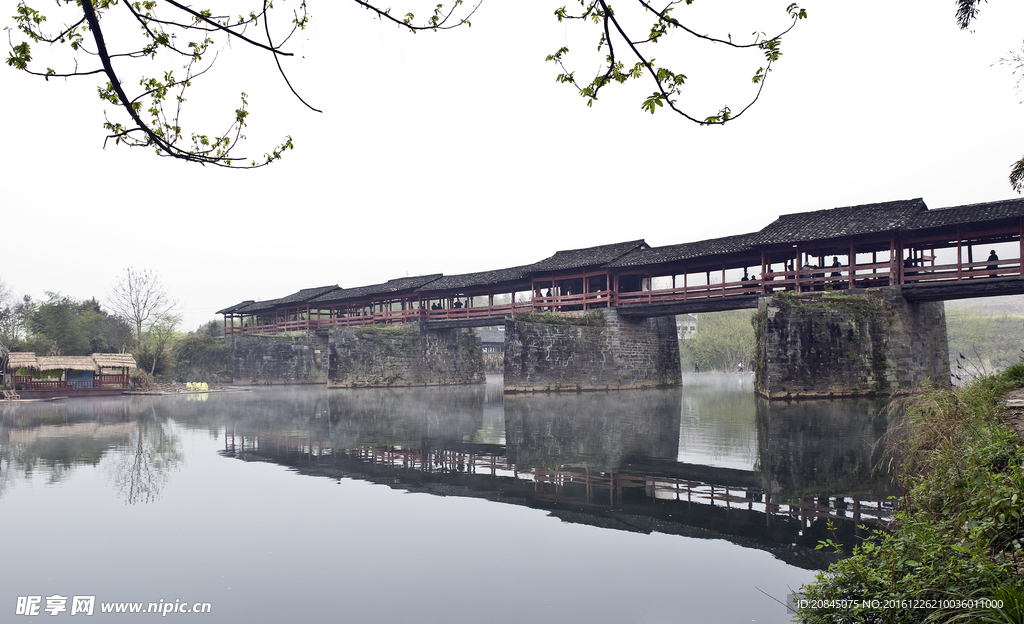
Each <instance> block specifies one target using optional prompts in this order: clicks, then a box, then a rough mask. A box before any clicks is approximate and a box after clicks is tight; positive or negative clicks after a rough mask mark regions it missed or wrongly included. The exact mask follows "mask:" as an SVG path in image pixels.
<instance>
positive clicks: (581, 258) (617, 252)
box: [530, 239, 650, 273]
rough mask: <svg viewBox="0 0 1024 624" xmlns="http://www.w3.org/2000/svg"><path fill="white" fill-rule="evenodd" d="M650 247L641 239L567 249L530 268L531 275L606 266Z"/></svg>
mask: <svg viewBox="0 0 1024 624" xmlns="http://www.w3.org/2000/svg"><path fill="white" fill-rule="evenodd" d="M648 248H650V245H648V244H647V243H646V242H644V240H643V239H640V240H635V241H627V242H624V243H613V244H611V245H598V246H597V247H587V248H584V249H567V250H564V251H559V252H557V253H555V255H553V256H551V257H550V258H545V259H544V260H541V261H540V262H537V263H536V264H533V265H531V266H530V272H531V273H542V272H548V271H564V270H566V269H582V268H584V267H591V266H601V265H603V264H607V263H609V262H611V261H613V260H615V259H617V258H619V257H621V256H623V255H625V254H627V253H629V252H631V251H634V250H637V249H648Z"/></svg>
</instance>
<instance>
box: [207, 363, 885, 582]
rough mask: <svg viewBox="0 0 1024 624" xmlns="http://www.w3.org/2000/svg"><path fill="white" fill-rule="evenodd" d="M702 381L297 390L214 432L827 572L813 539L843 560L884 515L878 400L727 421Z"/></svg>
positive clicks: (248, 451)
mask: <svg viewBox="0 0 1024 624" xmlns="http://www.w3.org/2000/svg"><path fill="white" fill-rule="evenodd" d="M737 377H739V376H736V375H729V376H720V377H717V380H718V381H721V380H723V379H724V380H726V381H727V382H728V383H732V384H734V383H737ZM714 379H716V378H715V377H714V376H710V375H709V376H705V377H703V378H694V379H691V380H690V382H691V383H690V387H689V388H688V389H686V390H683V391H680V390H679V389H671V390H656V391H643V392H620V393H613V394H607V395H604V394H602V395H597V394H585V395H578V396H577V395H570V396H564V395H534V396H505V397H502V394H501V387H500V385H499V386H498V387H497V390H495V388H494V387H493V386H492V387H490V388H489V390H488V391H487V392H486V393H485V391H484V390H483V389H482V388H480V387H476V388H460V389H456V390H455V391H453V389H450V388H449V389H439V388H418V389H402V390H366V389H363V390H359V391H346V390H334V391H312V392H311V391H310V390H309V389H303V390H298V391H293V392H290V393H287V392H286V396H290V397H291V399H293V400H288V399H286V400H284V401H271V402H259V401H252V402H246V403H247V405H246V408H245V410H244V411H239V412H236V414H237V418H231V419H230V421H229V422H228V423H226V429H225V438H224V440H225V446H224V449H223V451H222V453H223V454H224V455H226V456H230V457H236V458H238V459H242V460H245V461H269V462H274V463H278V464H281V465H285V466H289V467H290V468H292V469H293V470H295V471H296V472H298V473H300V474H306V475H316V476H324V477H330V478H335V479H342V478H352V479H359V480H365V481H370V482H374V483H380V484H384V485H388V486H390V487H393V488H398V489H403V490H408V491H414V492H426V493H432V494H437V495H443V496H467V497H475V498H482V499H487V500H492V501H498V502H504V503H511V504H517V505H525V506H528V507H533V508H538V509H544V510H547V511H548V512H549V513H550V515H552V516H556V517H558V518H560V519H562V520H563V521H567V522H576V523H584V524H589V525H593V526H599V527H605V528H612V529H620V530H627V531H640V532H660V533H669V534H678V535H687V536H692V537H701V538H719V539H727V540H729V541H732V542H734V543H737V544H739V545H742V546H745V547H753V548H759V549H762V550H766V551H768V552H771V553H772V554H774V555H775V556H777V557H779V558H780V559H782V560H784V561H786V562H787V563H790V564H792V565H796V566H800V567H803V568H808V569H820V568H824V567H825V566H826V565H827V564H828V563H829V562H830V561H831V560H832V555H831V553H827V552H824V551H815V550H814V546H816V545H817V543H818V541H819V540H822V539H825V538H827V537H837V538H838V541H841V542H842V543H844V544H845V545H846V546H847V548H850V547H851V546H852V544H853V543H855V542H856V541H857V538H858V537H859V536H863V533H864V531H863V529H862V528H860V527H884V526H885V525H886V523H887V522H888V521H889V520H890V519H891V516H892V513H893V505H892V502H891V501H889V500H888V497H889V495H891V494H893V492H892V491H891V490H890V489H889V488H888V487H887V483H888V477H887V476H872V471H871V467H872V466H873V465H874V463H875V461H876V460H877V459H878V456H877V451H876V449H875V441H876V440H877V439H878V438H879V437H880V436H881V434H882V433H883V432H884V429H885V425H886V419H885V417H884V416H881V415H880V414H881V407H882V404H881V403H880V402H877V401H850V400H847V401H841V402H840V401H815V402H802V403H795V404H788V405H787V404H769V403H768V402H766V401H761V400H758V399H755V398H754V396H753V395H752V393H743V394H741V395H737V394H735V392H733V393H732V394H730V395H729V396H730V397H731V399H733V402H732V403H731V404H730V405H729V407H728V411H727V412H723V410H722V404H723V403H722V398H723V395H722V393H721V392H720V391H719V388H718V386H717V384H716V383H715V382H713V381H712V380H714ZM741 379H742V378H741ZM746 382H747V383H749V379H746ZM693 383H697V384H698V385H697V386H696V387H694V386H693V385H692V384H693ZM739 383H743V382H739ZM254 394H255V395H257V396H258V395H259V394H262V393H254ZM412 395H415V396H412ZM684 396H685V400H684ZM253 398H254V399H255V398H257V397H255V396H254V397H253ZM502 401H503V403H502ZM282 408H283V409H282ZM502 408H503V409H502ZM684 414H685V418H684V417H683V415H684ZM705 429H708V431H704V430H705ZM729 431H732V432H733V433H728V432H729ZM723 432H725V433H724V434H723ZM705 434H707V435H706V436H705ZM702 437H704V438H705V441H707V444H706V445H705V446H707V448H704V449H701V448H698V447H700V446H701V444H700V439H701V438H702ZM711 447H715V448H714V449H711ZM701 455H703V457H704V459H703V460H700V461H695V459H699V456H701ZM681 457H685V458H686V460H687V461H681V460H680V458H681ZM744 463H746V464H747V466H746V467H735V466H736V465H737V464H744ZM730 465H731V466H732V467H730ZM829 521H830V522H831V523H832V524H833V525H834V526H835V527H836V528H835V536H833V535H831V534H830V533H829V531H828V530H827V527H826V525H827V523H828V522H829Z"/></svg>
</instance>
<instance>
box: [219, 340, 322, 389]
mask: <svg viewBox="0 0 1024 624" xmlns="http://www.w3.org/2000/svg"><path fill="white" fill-rule="evenodd" d="M234 343H235V347H234V359H235V366H234V383H236V384H252V385H277V384H322V383H325V382H326V381H327V339H326V336H317V335H316V334H312V333H305V332H302V333H296V334H275V335H272V336H270V335H268V336H260V335H255V334H250V335H246V336H236V337H235V339H234Z"/></svg>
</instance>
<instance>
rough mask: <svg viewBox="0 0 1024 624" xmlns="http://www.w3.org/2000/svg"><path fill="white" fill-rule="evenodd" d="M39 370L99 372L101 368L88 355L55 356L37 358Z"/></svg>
mask: <svg viewBox="0 0 1024 624" xmlns="http://www.w3.org/2000/svg"><path fill="white" fill-rule="evenodd" d="M36 361H37V362H39V370H42V371H51V370H75V371H94V372H95V371H97V370H99V368H98V367H97V366H96V362H95V361H93V359H92V357H90V356H88V355H53V356H48V357H37V358H36Z"/></svg>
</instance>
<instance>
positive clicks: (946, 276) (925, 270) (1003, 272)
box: [903, 258, 1024, 284]
mask: <svg viewBox="0 0 1024 624" xmlns="http://www.w3.org/2000/svg"><path fill="white" fill-rule="evenodd" d="M1022 274H1024V273H1022V265H1021V261H1020V259H1018V258H1012V259H1008V260H998V261H989V260H983V261H980V262H960V263H953V264H937V265H935V266H926V267H907V268H904V269H903V283H905V284H913V283H918V282H937V281H949V280H969V279H979V278H986V277H1009V276H1018V275H1022Z"/></svg>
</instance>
